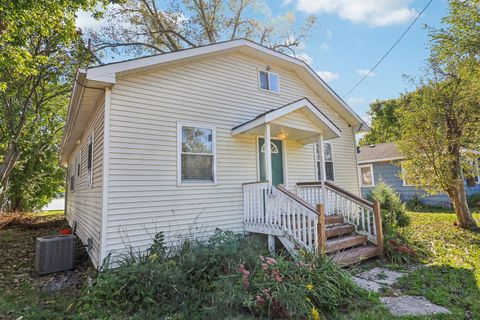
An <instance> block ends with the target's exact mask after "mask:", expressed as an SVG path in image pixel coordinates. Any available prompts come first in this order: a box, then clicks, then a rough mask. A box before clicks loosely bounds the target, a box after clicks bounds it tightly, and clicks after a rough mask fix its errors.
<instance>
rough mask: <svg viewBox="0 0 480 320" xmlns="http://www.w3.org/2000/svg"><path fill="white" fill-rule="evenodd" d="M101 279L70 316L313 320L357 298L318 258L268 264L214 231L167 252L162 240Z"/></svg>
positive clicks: (341, 274)
mask: <svg viewBox="0 0 480 320" xmlns="http://www.w3.org/2000/svg"><path fill="white" fill-rule="evenodd" d="M117 263H118V264H119V265H120V267H118V268H115V269H109V270H105V271H103V272H101V273H100V274H99V275H98V277H97V278H96V279H95V280H94V282H93V284H92V285H91V286H90V287H89V288H88V290H87V292H86V293H85V295H84V296H83V297H82V298H81V299H80V300H79V301H78V302H77V303H75V304H74V306H73V307H72V310H71V311H74V312H75V313H76V314H79V315H81V317H84V318H85V319H91V318H100V319H102V318H116V319H159V318H162V317H164V318H168V319H225V318H235V319H241V318H265V317H266V318H275V319H278V318H293V319H319V318H320V316H322V317H323V316H326V315H332V314H334V313H335V312H336V310H338V308H339V306H342V305H344V304H346V303H347V302H348V301H349V299H348V298H351V297H352V296H353V294H355V293H356V290H357V289H356V287H355V285H354V284H353V282H352V280H351V278H350V277H349V275H348V274H347V273H346V272H345V271H343V270H341V269H339V268H338V267H337V266H336V265H334V264H333V263H331V262H330V261H329V260H328V259H327V258H326V257H325V256H321V257H315V256H310V255H303V256H302V258H301V259H297V260H290V259H287V258H285V257H281V256H279V257H275V258H273V257H269V256H268V253H267V252H266V251H265V249H264V246H263V245H261V244H259V243H258V242H256V241H254V240H253V239H251V238H246V237H245V236H243V235H236V234H233V233H231V232H221V231H218V232H217V233H216V234H215V235H214V236H213V237H211V238H210V239H209V240H208V241H207V242H204V243H203V242H198V241H186V242H184V244H183V245H182V246H181V247H180V248H178V249H172V248H167V247H166V246H165V245H164V240H163V235H162V234H159V235H157V236H156V237H155V240H154V244H153V245H152V247H151V248H150V250H147V252H146V253H143V254H142V253H140V252H138V251H132V252H130V253H129V254H127V255H124V256H123V257H122V258H121V259H120V260H119V261H117Z"/></svg>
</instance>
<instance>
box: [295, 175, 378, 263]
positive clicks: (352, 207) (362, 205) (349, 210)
mask: <svg viewBox="0 0 480 320" xmlns="http://www.w3.org/2000/svg"><path fill="white" fill-rule="evenodd" d="M325 188H326V190H325V191H326V197H327V204H328V208H326V209H325V210H326V212H325V214H326V215H327V216H331V215H340V216H343V218H344V220H345V221H347V222H349V223H351V224H354V225H355V227H356V232H357V233H359V234H363V235H366V236H367V238H368V240H369V241H370V242H372V243H374V244H376V245H377V246H378V248H379V252H380V255H381V254H383V232H382V217H381V208H380V204H379V203H378V202H375V203H372V202H370V201H367V200H365V199H363V198H361V197H359V196H357V195H355V194H353V193H351V192H349V191H347V190H345V189H343V188H340V187H339V186H337V185H335V184H333V183H331V182H329V181H326V182H325ZM297 194H298V195H299V196H300V197H301V198H303V199H304V200H305V201H306V202H308V203H309V204H310V205H313V206H316V205H317V204H319V203H322V202H323V201H322V200H323V199H322V194H323V192H322V185H321V183H320V182H299V183H297ZM318 201H319V202H318Z"/></svg>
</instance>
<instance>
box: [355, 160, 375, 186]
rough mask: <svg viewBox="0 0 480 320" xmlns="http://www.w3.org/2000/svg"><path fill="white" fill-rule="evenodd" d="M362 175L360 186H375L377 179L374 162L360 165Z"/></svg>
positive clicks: (359, 169)
mask: <svg viewBox="0 0 480 320" xmlns="http://www.w3.org/2000/svg"><path fill="white" fill-rule="evenodd" d="M358 171H359V175H360V186H362V187H374V186H375V180H374V178H373V166H372V164H366V165H361V166H358Z"/></svg>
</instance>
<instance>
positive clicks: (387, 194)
mask: <svg viewBox="0 0 480 320" xmlns="http://www.w3.org/2000/svg"><path fill="white" fill-rule="evenodd" d="M369 198H370V200H372V201H374V200H376V201H379V202H380V206H381V208H382V226H383V232H384V236H385V237H384V241H385V243H384V248H385V255H386V257H387V259H388V260H389V261H390V262H393V263H405V262H409V261H412V260H415V259H417V252H416V250H415V249H414V248H415V247H416V246H415V245H414V244H411V243H409V242H408V240H407V238H406V237H404V236H403V235H402V232H401V229H402V228H404V227H407V226H408V225H409V224H410V217H409V216H408V215H407V208H406V205H405V204H404V203H403V202H402V200H401V199H400V197H399V195H398V194H397V193H395V191H393V189H392V188H391V187H390V186H388V185H387V184H385V183H384V182H383V181H380V183H378V184H377V185H376V186H375V188H374V189H373V190H372V191H371V194H370V196H369Z"/></svg>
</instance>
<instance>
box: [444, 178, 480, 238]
mask: <svg viewBox="0 0 480 320" xmlns="http://www.w3.org/2000/svg"><path fill="white" fill-rule="evenodd" d="M448 195H449V197H450V200H451V201H452V204H453V208H454V209H455V213H456V214H457V221H458V225H459V226H460V227H461V228H464V229H474V228H477V224H476V223H475V220H474V219H473V217H472V214H471V213H470V209H469V208H468V204H467V196H466V194H465V185H464V182H463V179H458V180H457V181H456V186H455V189H454V190H452V191H451V192H449V194H448Z"/></svg>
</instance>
